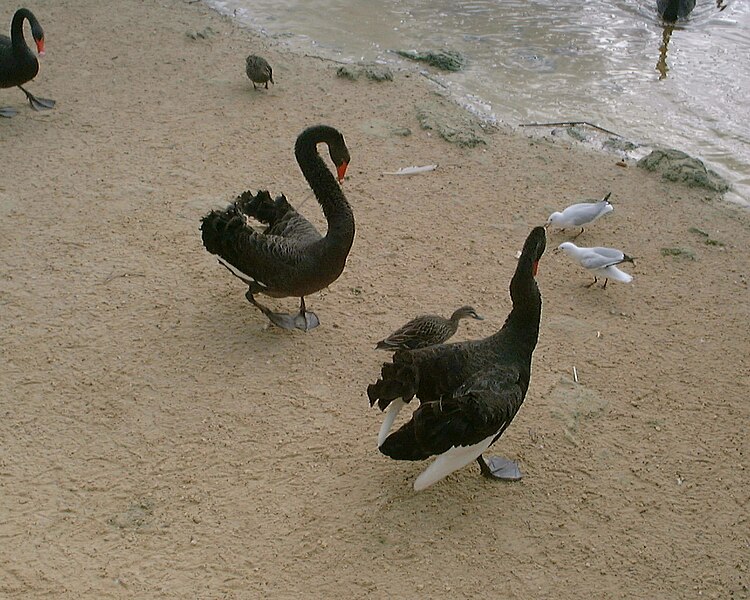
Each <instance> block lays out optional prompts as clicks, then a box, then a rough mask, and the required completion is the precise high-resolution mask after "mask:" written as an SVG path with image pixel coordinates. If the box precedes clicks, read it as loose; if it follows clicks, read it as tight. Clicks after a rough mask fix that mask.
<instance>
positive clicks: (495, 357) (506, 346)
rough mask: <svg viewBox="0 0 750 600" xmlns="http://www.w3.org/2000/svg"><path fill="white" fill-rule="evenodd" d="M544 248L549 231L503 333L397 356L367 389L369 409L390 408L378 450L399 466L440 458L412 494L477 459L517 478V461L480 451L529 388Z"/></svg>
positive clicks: (525, 255)
mask: <svg viewBox="0 0 750 600" xmlns="http://www.w3.org/2000/svg"><path fill="white" fill-rule="evenodd" d="M545 246H546V236H545V232H544V227H536V228H534V229H533V230H532V231H531V233H530V234H529V236H528V237H527V238H526V242H525V243H524V247H523V251H522V252H521V257H520V258H519V259H518V265H517V267H516V271H515V273H514V275H513V278H512V279H511V282H510V297H511V300H512V301H513V309H512V310H511V312H510V314H509V315H508V318H507V319H506V320H505V324H504V325H503V327H502V329H500V331H498V332H497V333H495V334H494V335H491V336H490V337H487V338H484V339H481V340H471V341H466V342H455V343H451V344H439V345H437V346H428V347H427V348H420V349H418V350H397V351H396V353H395V354H394V355H393V360H392V361H391V362H388V363H385V364H384V365H383V368H382V370H381V375H380V379H378V380H377V382H376V383H374V384H371V385H369V386H368V388H367V395H368V396H369V398H370V405H373V404H375V403H377V405H378V407H379V408H380V409H381V410H386V409H387V415H386V418H385V420H384V423H383V426H382V427H381V429H380V434H379V436H378V448H379V449H380V451H381V452H382V453H383V454H385V455H386V456H389V457H391V458H393V459H396V460H412V461H416V460H426V459H428V458H430V457H431V456H437V458H436V459H435V460H434V461H433V462H432V463H431V464H430V465H429V466H428V467H427V469H425V470H424V471H423V472H422V474H421V475H420V476H419V477H417V479H416V481H415V482H414V489H415V490H422V489H424V488H426V487H428V486H430V485H432V484H433V483H435V482H436V481H439V480H440V479H442V478H443V477H445V476H446V475H448V474H449V473H452V472H453V471H455V470H456V469H460V468H461V467H463V466H465V465H468V464H469V463H471V462H472V461H474V460H476V461H477V462H478V463H479V467H480V470H481V472H482V474H483V475H485V476H486V477H492V478H496V479H520V477H521V472H520V471H519V469H518V465H517V464H516V463H515V462H514V461H510V460H507V459H504V458H501V457H492V458H490V459H488V460H485V458H484V457H483V456H482V453H484V452H485V451H486V450H487V449H488V448H489V447H490V446H491V445H492V444H493V443H494V442H495V441H497V439H498V438H499V437H500V436H501V435H502V434H503V433H504V432H505V430H506V429H507V428H508V426H509V425H510V423H511V421H513V418H514V417H515V416H516V414H517V412H518V409H519V408H520V407H521V404H522V403H523V400H524V397H525V396H526V391H527V390H528V387H529V381H530V379H531V357H532V354H533V352H534V348H535V347H536V343H537V339H538V337H539V321H540V318H541V311H542V297H541V294H540V293H539V288H538V287H537V284H536V280H535V276H536V271H537V265H538V263H539V259H540V258H541V256H542V254H543V253H544V249H545ZM414 396H416V397H417V398H419V401H420V406H419V408H417V409H416V410H415V411H414V413H413V414H412V417H411V419H410V420H409V421H408V422H407V423H405V424H404V425H403V426H402V427H401V428H400V429H398V430H397V431H395V432H394V433H391V434H390V435H389V431H390V428H391V425H392V424H393V421H394V420H395V418H396V415H397V414H398V412H399V410H401V408H403V407H404V406H405V404H406V403H407V402H409V401H411V399H412V398H414Z"/></svg>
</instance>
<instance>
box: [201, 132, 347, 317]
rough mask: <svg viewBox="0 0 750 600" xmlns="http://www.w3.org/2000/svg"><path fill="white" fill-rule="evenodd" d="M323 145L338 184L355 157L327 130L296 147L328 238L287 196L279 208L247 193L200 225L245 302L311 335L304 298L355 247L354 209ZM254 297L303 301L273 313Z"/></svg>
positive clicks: (262, 195) (330, 278)
mask: <svg viewBox="0 0 750 600" xmlns="http://www.w3.org/2000/svg"><path fill="white" fill-rule="evenodd" d="M319 143H324V144H327V145H328V152H329V154H330V156H331V160H332V161H333V163H334V164H335V165H336V172H337V175H338V180H339V181H342V180H343V179H344V174H345V173H346V168H347V166H348V164H349V160H350V157H349V150H348V149H347V147H346V144H345V143H344V137H343V136H342V135H341V133H339V132H338V131H337V130H336V129H334V128H333V127H329V126H327V125H317V126H314V127H310V128H308V129H305V131H303V132H302V133H301V134H300V135H299V137H298V138H297V143H296V144H295V147H294V154H295V156H296V158H297V162H298V163H299V166H300V169H301V170H302V174H303V175H304V176H305V179H306V180H307V182H308V183H309V184H310V187H311V188H312V191H313V192H314V193H315V197H316V198H317V200H318V202H319V203H320V206H321V208H322V209H323V213H324V214H325V217H326V220H327V221H328V231H327V232H326V235H325V236H321V235H320V233H319V232H318V230H317V229H315V227H314V226H313V225H312V224H311V223H310V222H309V221H308V220H307V219H305V217H303V216H302V215H300V214H299V213H298V212H297V211H296V210H295V209H294V208H293V207H292V206H291V205H290V204H289V202H287V199H286V198H285V197H284V196H279V197H278V198H276V200H275V201H274V200H272V199H271V195H270V194H269V193H268V192H267V191H259V192H258V194H257V195H255V196H253V195H252V193H251V192H249V191H248V192H244V193H243V194H241V195H240V196H239V197H238V198H237V200H236V201H235V202H233V203H232V204H230V205H229V206H228V207H227V208H226V209H225V210H214V211H212V212H210V213H209V214H208V215H206V216H205V217H204V218H203V222H202V225H201V230H202V232H203V233H202V234H203V245H204V246H205V247H206V249H207V250H208V251H209V252H211V253H212V254H216V255H218V256H219V260H220V262H222V264H224V266H226V267H227V268H228V269H229V270H230V271H231V272H232V273H233V274H234V275H235V276H237V277H239V278H240V279H241V280H242V281H244V282H245V283H246V284H247V285H248V286H249V289H248V290H247V293H246V294H245V297H246V298H247V299H248V300H249V301H250V303H251V304H253V305H255V306H256V307H258V308H259V309H260V310H261V311H262V312H263V314H265V315H266V316H267V317H268V318H269V319H270V320H271V322H272V323H274V324H275V325H278V326H279V327H283V328H284V329H293V328H297V329H303V330H305V331H307V330H308V329H312V328H313V327H316V326H317V325H319V324H320V321H319V320H318V317H317V316H316V315H315V313H313V312H310V311H308V310H306V308H305V296H307V295H309V294H312V293H314V292H317V291H319V290H322V289H323V288H325V287H327V286H328V285H330V284H331V283H333V282H334V281H336V279H338V277H339V275H341V273H342V271H343V270H344V265H345V264H346V257H347V256H348V254H349V250H350V249H351V247H352V243H353V241H354V215H353V213H352V209H351V206H349V203H348V202H347V200H346V197H345V196H344V192H343V191H342V189H341V187H340V186H339V184H338V183H337V182H336V178H334V176H333V174H332V173H331V172H330V171H329V170H328V167H326V165H325V163H324V162H323V159H322V158H321V157H320V155H319V154H318V150H317V145H318V144H319ZM248 217H253V218H255V219H257V220H258V221H260V222H262V223H264V224H266V225H267V227H266V229H265V231H264V232H263V233H258V232H256V231H255V230H254V229H253V228H252V227H251V226H250V224H249V223H248V220H247V218H248ZM255 294H265V295H266V296H271V297H273V298H285V297H288V296H298V297H299V298H300V308H299V312H298V313H297V314H296V315H290V314H285V313H276V312H272V311H271V310H270V309H268V308H266V307H265V306H263V305H262V304H260V303H259V302H258V301H257V300H255V298H254V296H255Z"/></svg>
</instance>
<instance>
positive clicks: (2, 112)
mask: <svg viewBox="0 0 750 600" xmlns="http://www.w3.org/2000/svg"><path fill="white" fill-rule="evenodd" d="M17 114H18V111H17V110H16V109H15V108H11V107H10V106H4V107H3V108H0V117H5V118H6V119H10V118H11V117H14V116H16V115H17Z"/></svg>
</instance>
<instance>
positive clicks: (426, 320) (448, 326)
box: [375, 306, 484, 350]
mask: <svg viewBox="0 0 750 600" xmlns="http://www.w3.org/2000/svg"><path fill="white" fill-rule="evenodd" d="M468 317H471V318H472V319H477V320H479V321H483V320H484V318H483V317H480V316H479V315H478V314H477V312H476V311H475V310H474V308H473V307H471V306H462V307H461V308H459V309H457V310H456V311H455V312H454V313H453V314H452V315H451V317H450V319H446V318H445V317H441V316H439V315H422V316H419V317H416V318H414V319H412V320H411V321H409V322H408V323H406V325H403V326H402V327H399V328H398V329H397V330H396V331H394V332H393V333H392V334H391V335H389V336H388V337H387V338H385V339H384V340H380V341H379V342H378V344H377V346H375V348H376V349H377V350H399V349H405V350H414V349H416V348H426V347H427V346H434V345H435V344H442V343H443V342H445V341H447V340H449V339H450V338H451V337H453V335H455V333H456V331H458V322H459V321H460V320H461V319H465V318H468Z"/></svg>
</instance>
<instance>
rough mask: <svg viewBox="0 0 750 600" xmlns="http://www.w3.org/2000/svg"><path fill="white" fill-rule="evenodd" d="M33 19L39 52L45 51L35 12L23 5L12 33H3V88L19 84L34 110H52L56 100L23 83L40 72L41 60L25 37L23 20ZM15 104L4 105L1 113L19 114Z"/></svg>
mask: <svg viewBox="0 0 750 600" xmlns="http://www.w3.org/2000/svg"><path fill="white" fill-rule="evenodd" d="M24 19H26V20H28V21H29V25H31V35H32V36H33V38H34V41H35V42H36V48H37V52H39V56H43V55H44V31H43V30H42V26H41V25H40V24H39V21H37V19H36V17H35V16H34V13H32V12H31V11H30V10H29V9H27V8H19V9H18V10H17V11H16V13H15V14H14V15H13V20H12V21H11V24H10V37H8V36H6V35H0V88H9V87H16V86H17V87H19V88H21V91H23V93H24V94H26V98H28V100H29V104H31V108H33V109H34V110H48V109H50V108H53V107H54V106H55V101H54V100H48V99H46V98H37V97H36V96H34V95H33V94H32V93H31V92H29V91H28V90H25V89H24V88H23V87H22V84H24V83H26V82H27V81H31V80H32V79H34V77H36V74H37V73H38V72H39V61H38V60H37V58H36V56H34V53H33V52H32V51H31V48H29V47H28V46H27V45H26V40H25V39H24V37H23V21H24ZM16 112H17V111H16V110H15V109H14V108H0V116H3V117H12V116H13V115H15V114H16Z"/></svg>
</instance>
